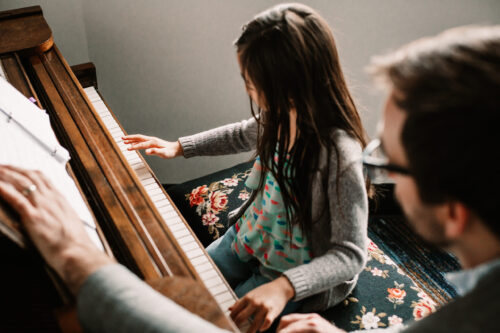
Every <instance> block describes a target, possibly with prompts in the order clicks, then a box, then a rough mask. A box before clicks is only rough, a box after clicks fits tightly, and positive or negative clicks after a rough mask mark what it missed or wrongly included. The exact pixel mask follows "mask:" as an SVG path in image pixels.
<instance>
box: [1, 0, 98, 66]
mask: <svg viewBox="0 0 500 333" xmlns="http://www.w3.org/2000/svg"><path fill="white" fill-rule="evenodd" d="M35 5H39V6H41V7H42V10H43V16H44V17H45V20H46V21H47V22H48V24H49V26H50V28H51V29H52V34H53V36H54V40H55V42H56V44H57V47H58V48H59V49H60V50H61V53H62V54H63V55H64V58H66V60H67V61H68V63H69V64H70V65H74V64H81V63H83V62H88V61H89V52H88V47H87V36H86V35H85V27H84V23H83V15H82V13H83V11H82V3H81V1H80V0H0V11H3V10H8V9H15V8H22V7H29V6H35ZM0 40H1V36H0Z"/></svg>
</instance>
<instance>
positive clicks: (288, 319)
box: [278, 313, 309, 329]
mask: <svg viewBox="0 0 500 333" xmlns="http://www.w3.org/2000/svg"><path fill="white" fill-rule="evenodd" d="M307 318H309V314H308V313H292V314H289V315H286V316H283V317H281V320H280V323H279V325H278V329H280V328H285V327H287V326H288V325H290V324H291V323H293V322H296V321H298V320H303V319H307Z"/></svg>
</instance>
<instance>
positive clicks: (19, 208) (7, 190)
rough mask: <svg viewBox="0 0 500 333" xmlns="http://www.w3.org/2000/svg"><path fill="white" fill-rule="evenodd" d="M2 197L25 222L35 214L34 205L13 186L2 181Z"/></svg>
mask: <svg viewBox="0 0 500 333" xmlns="http://www.w3.org/2000/svg"><path fill="white" fill-rule="evenodd" d="M0 197H2V198H3V199H4V200H5V201H6V202H7V203H8V204H9V205H10V206H11V207H12V208H13V209H14V210H15V211H16V212H17V213H18V214H19V215H20V216H21V218H22V219H23V220H24V217H26V216H28V215H30V214H31V213H32V212H33V209H34V208H33V205H32V204H31V202H30V201H29V200H28V198H26V197H25V196H24V195H22V194H21V193H20V192H19V191H18V190H17V189H16V188H15V187H14V186H13V185H12V184H10V183H7V182H5V181H3V180H0Z"/></svg>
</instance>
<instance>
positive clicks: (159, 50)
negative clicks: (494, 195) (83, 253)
mask: <svg viewBox="0 0 500 333" xmlns="http://www.w3.org/2000/svg"><path fill="white" fill-rule="evenodd" d="M278 2H279V1H265V0H253V1H235V0H218V1H202V0H182V1H181V0H178V1H172V0H171V1H165V0H149V1H142V2H140V4H139V2H137V1H134V0H105V1H103V0H100V1H98V0H81V1H80V0H71V1H63V0H46V1H6V0H1V2H0V10H2V9H7V8H13V7H21V6H22V5H24V4H28V3H41V5H42V8H43V9H44V13H45V16H46V17H47V20H48V21H49V24H50V25H51V27H52V28H53V30H54V36H55V40H56V42H57V44H58V45H59V47H60V48H61V50H62V52H63V54H64V55H65V56H66V57H67V59H68V61H69V62H70V63H71V64H76V63H79V62H84V61H87V59H90V61H93V62H94V63H95V65H96V67H97V73H98V83H99V89H100V91H101V92H102V94H103V95H104V97H105V99H106V100H107V102H108V103H109V104H110V106H111V108H112V110H113V112H114V113H115V114H116V115H117V116H118V118H119V120H120V122H121V123H122V125H123V126H124V128H125V129H126V130H127V131H128V132H129V133H145V134H148V135H154V136H159V137H162V138H164V139H167V140H176V139H177V138H178V137H179V136H182V135H187V134H191V133H195V132H198V131H201V130H205V129H209V128H212V127H214V126H218V125H222V124H225V123H228V122H232V121H238V120H240V119H244V118H247V117H249V115H250V112H249V107H248V98H247V96H246V94H245V90H244V86H243V83H242V81H241V78H240V74H239V69H238V65H237V62H236V58H235V52H234V47H233V46H232V41H233V40H234V39H235V38H236V37H237V36H238V34H239V32H240V31H241V30H240V28H241V25H242V24H243V23H245V22H246V21H248V20H249V19H251V18H252V16H253V15H255V14H257V13H258V12H260V11H262V10H264V9H266V8H268V7H269V6H271V5H272V4H275V3H278ZM304 3H306V4H309V5H310V6H312V7H313V8H316V9H317V10H318V11H319V12H320V13H322V14H323V16H324V17H325V18H326V19H327V21H328V22H329V23H330V25H331V27H332V29H333V31H334V35H335V37H336V40H337V44H338V48H339V53H340V56H341V61H342V64H343V67H344V70H345V72H346V76H347V78H348V81H349V85H350V88H351V90H352V91H353V94H354V96H355V98H356V101H357V102H358V105H359V106H360V112H361V115H362V118H363V121H364V123H365V126H366V128H367V130H368V132H369V134H370V135H372V136H373V135H375V127H376V123H377V119H378V117H379V115H380V109H381V105H382V101H383V96H382V95H381V93H380V92H378V91H376V90H375V89H374V88H373V87H372V85H371V80H370V79H369V77H368V76H367V75H366V74H365V73H364V71H363V69H364V67H365V66H366V65H367V64H368V62H369V58H370V56H371V55H374V54H380V53H385V52H386V51H389V50H391V49H393V48H395V47H397V46H399V45H401V44H403V43H406V42H408V41H410V40H413V39H415V38H418V37H421V36H425V35H432V34H435V33H437V32H439V31H441V30H443V29H445V28H449V27H454V26H458V25H463V24H478V23H479V24H488V23H490V24H491V23H497V24H498V23H500V1H498V0H440V1H435V0H421V1H414V0H384V1H382V0H378V1H375V0H357V1H352V0H335V1H332V0H310V1H306V0H304ZM82 22H83V23H82ZM248 156H249V155H246V156H242V155H239V156H231V157H210V158H208V157H204V158H193V159H189V160H185V159H176V160H170V161H165V160H161V159H159V158H156V157H148V158H147V159H148V163H149V164H150V165H151V166H152V167H153V169H154V170H155V173H156V174H157V176H158V177H159V178H160V180H161V181H162V182H167V183H174V182H180V181H184V180H187V179H190V178H194V177H197V176H201V175H203V174H206V173H209V172H212V171H215V170H219V169H222V168H225V167H228V166H230V165H233V164H235V163H238V162H241V161H244V160H246V159H247V158H248Z"/></svg>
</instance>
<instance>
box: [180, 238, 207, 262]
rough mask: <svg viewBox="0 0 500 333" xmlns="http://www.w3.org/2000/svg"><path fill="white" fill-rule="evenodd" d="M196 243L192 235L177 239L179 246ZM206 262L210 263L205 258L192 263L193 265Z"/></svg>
mask: <svg viewBox="0 0 500 333" xmlns="http://www.w3.org/2000/svg"><path fill="white" fill-rule="evenodd" d="M194 241H195V240H194V237H193V236H192V235H191V234H189V235H187V236H184V237H180V238H177V242H178V243H179V245H182V244H186V243H191V242H194ZM204 262H208V259H207V258H205V257H203V258H200V259H196V260H193V261H192V263H193V265H197V264H202V263H204Z"/></svg>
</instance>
